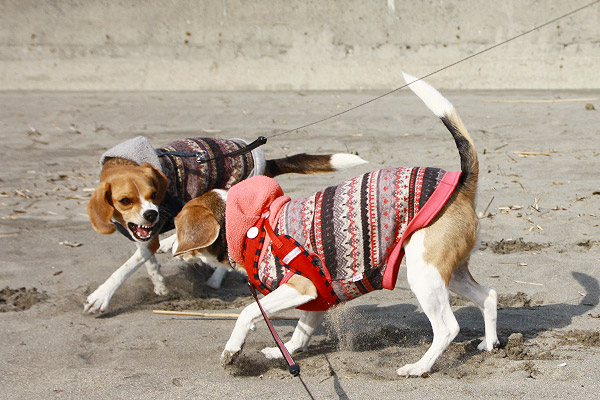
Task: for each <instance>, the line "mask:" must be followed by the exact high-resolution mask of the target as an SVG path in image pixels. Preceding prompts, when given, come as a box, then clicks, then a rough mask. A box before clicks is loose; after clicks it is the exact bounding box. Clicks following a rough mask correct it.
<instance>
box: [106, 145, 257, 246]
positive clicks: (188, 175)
mask: <svg viewBox="0 0 600 400" xmlns="http://www.w3.org/2000/svg"><path fill="white" fill-rule="evenodd" d="M247 144H248V143H247V142H246V141H244V140H242V139H228V140H227V139H217V138H188V139H181V140H175V141H173V142H170V143H168V144H167V145H165V146H163V147H161V148H160V149H154V148H153V147H152V145H151V144H150V141H148V139H147V138H145V137H143V136H138V137H135V138H132V139H129V140H127V141H125V142H123V143H120V144H118V145H116V146H115V147H113V148H111V149H109V150H108V151H106V152H105V153H104V154H103V155H102V157H101V158H100V164H101V165H103V164H104V162H105V161H106V160H107V159H108V158H125V159H127V160H131V161H134V162H136V163H138V164H142V163H144V162H148V163H150V164H152V165H153V166H154V167H155V168H156V169H158V170H159V171H162V172H163V173H164V174H165V176H166V177H167V179H168V181H169V187H168V189H167V195H166V197H165V200H164V201H163V203H162V204H161V207H160V214H161V218H163V221H164V225H163V227H162V228H161V233H162V232H166V231H169V230H171V229H173V228H174V227H175V226H174V218H175V216H176V215H177V214H178V213H179V211H181V208H182V207H183V206H184V205H185V203H187V202H188V201H190V200H191V199H193V198H195V197H199V196H201V195H203V194H204V193H206V192H208V191H209V190H212V189H229V188H230V187H231V186H233V185H234V184H236V183H238V182H240V181H241V180H243V179H246V178H248V177H250V176H254V175H260V174H263V173H264V171H265V166H266V159H265V155H264V153H263V151H262V149H260V148H256V149H254V150H252V152H249V153H245V154H242V155H239V156H236V157H219V156H222V155H224V154H227V153H231V152H233V151H236V150H239V149H241V148H243V147H244V146H246V145H247ZM169 151H177V152H183V153H196V152H200V153H201V154H202V155H203V158H205V159H213V158H216V159H214V160H212V161H209V162H205V163H198V162H196V157H179V156H174V155H169V154H164V153H165V152H169ZM117 228H119V226H117ZM119 231H120V232H121V233H123V230H121V229H119ZM125 233H127V231H126V230H125ZM126 236H129V234H128V233H127V234H126Z"/></svg>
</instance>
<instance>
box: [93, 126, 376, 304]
mask: <svg viewBox="0 0 600 400" xmlns="http://www.w3.org/2000/svg"><path fill="white" fill-rule="evenodd" d="M246 145H247V143H245V142H244V141H242V140H241V139H229V140H225V139H217V138H188V139H182V140H177V141H174V142H171V143H169V144H167V145H166V146H164V147H162V148H160V149H154V148H153V147H152V145H151V144H150V142H149V141H148V140H147V139H146V138H144V137H141V136H140V137H137V138H133V139H130V140H128V141H126V142H124V143H121V144H119V145H117V146H115V147H113V148H112V149H110V150H108V151H107V152H106V153H104V154H103V156H102V158H101V165H102V168H101V173H100V183H99V184H98V186H97V188H96V190H95V191H94V193H93V195H92V197H91V198H90V201H89V203H88V207H87V209H88V214H89V217H90V221H91V223H92V227H93V228H94V229H95V230H96V231H97V232H98V233H101V234H111V233H113V232H115V231H119V232H120V233H122V234H123V235H124V236H126V237H127V238H128V239H129V240H131V241H133V242H134V243H135V245H136V247H137V250H136V251H135V253H134V254H133V255H132V256H131V257H130V258H129V259H128V260H127V261H126V262H125V263H124V264H123V265H122V266H121V267H120V268H118V269H117V270H116V271H115V272H114V273H113V274H112V275H111V276H110V277H109V278H108V279H107V280H106V281H105V282H104V283H103V284H101V285H100V286H99V287H98V288H97V289H96V290H95V291H94V292H93V293H91V294H90V295H89V296H88V297H87V299H86V302H85V304H84V311H86V312H89V313H94V312H105V311H106V310H107V309H108V306H109V303H110V300H111V298H112V296H113V294H114V293H115V291H116V290H117V289H118V288H119V287H120V286H121V285H122V284H123V283H124V282H125V280H126V279H127V278H128V277H129V276H130V275H131V274H132V273H133V272H135V271H136V270H137V269H138V268H139V267H140V266H142V265H143V264H145V265H146V269H147V271H148V274H149V275H150V278H151V280H152V283H153V284H154V292H155V293H156V294H158V295H165V294H167V293H168V290H167V287H166V286H165V284H164V277H163V276H162V275H161V273H160V264H159V263H158V262H157V260H156V258H155V256H154V254H155V253H156V252H157V251H162V252H166V251H169V250H170V249H171V247H172V245H173V243H174V242H175V239H176V237H175V235H172V236H171V237H167V238H165V239H164V240H163V241H162V243H159V233H163V232H167V231H169V230H171V229H173V228H174V217H175V216H176V215H177V214H178V213H179V211H180V210H181V208H182V207H183V206H184V205H185V203H187V202H188V201H190V200H191V199H193V198H195V197H197V196H200V195H202V194H204V193H206V192H207V191H210V190H213V189H228V188H230V187H231V186H232V185H233V184H235V183H237V182H239V181H241V180H243V179H245V178H247V177H250V176H253V175H258V174H265V175H267V176H271V177H274V176H277V175H280V174H286V173H299V174H313V173H322V172H331V171H334V170H337V169H341V168H347V167H352V166H355V165H358V164H361V163H364V162H365V161H364V160H362V159H361V158H360V157H358V156H355V155H351V154H332V155H310V154H296V155H293V156H289V157H284V158H280V159H271V160H267V159H266V158H265V156H264V153H263V152H262V149H260V148H254V149H253V150H252V151H247V152H246V151H245V150H244V149H245V146H246ZM246 149H247V147H246ZM187 152H191V153H187ZM232 153H234V154H235V156H231V154H232ZM239 153H242V154H239ZM184 154H185V155H189V154H194V155H195V156H196V155H199V156H200V157H203V158H204V159H207V162H204V163H199V162H197V159H196V157H184V156H183V155H184ZM201 223H202V222H201V221H198V220H195V221H193V224H191V225H190V226H186V225H185V224H184V223H183V220H182V219H180V224H179V225H180V229H182V230H184V231H185V232H186V235H188V236H190V237H194V235H195V234H196V233H195V231H196V230H197V229H198V227H199V226H200V225H201ZM212 249H213V250H214V254H215V256H214V257H203V258H202V261H203V262H205V263H207V264H208V265H210V266H212V267H214V268H215V272H214V273H213V275H212V276H211V278H210V279H209V280H208V281H207V284H208V285H209V286H211V287H214V288H218V287H220V285H221V281H222V280H223V278H224V276H225V273H226V271H227V269H226V268H225V267H223V266H222V265H223V262H225V261H226V254H225V251H224V248H223V249H217V247H216V246H213V248H212Z"/></svg>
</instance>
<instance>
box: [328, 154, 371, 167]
mask: <svg viewBox="0 0 600 400" xmlns="http://www.w3.org/2000/svg"><path fill="white" fill-rule="evenodd" d="M329 162H330V163H331V167H332V168H334V169H346V168H352V167H356V166H357V165H361V164H366V163H367V162H368V161H365V160H363V159H362V158H360V157H359V156H357V155H354V154H345V153H337V154H332V155H331V160H330V161H329Z"/></svg>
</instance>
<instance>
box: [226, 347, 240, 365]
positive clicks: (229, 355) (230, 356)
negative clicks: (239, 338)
mask: <svg viewBox="0 0 600 400" xmlns="http://www.w3.org/2000/svg"><path fill="white" fill-rule="evenodd" d="M241 351H242V350H241V349H240V350H227V349H225V350H223V353H221V365H223V366H225V365H230V364H233V362H234V361H235V359H236V358H237V356H238V355H239V354H240V352H241Z"/></svg>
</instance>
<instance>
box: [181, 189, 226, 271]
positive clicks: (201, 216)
mask: <svg viewBox="0 0 600 400" xmlns="http://www.w3.org/2000/svg"><path fill="white" fill-rule="evenodd" d="M226 199H227V191H225V190H222V189H216V190H211V191H209V192H207V193H206V194H204V195H202V196H200V197H197V198H195V199H192V200H190V201H189V202H188V203H186V205H185V206H184V207H183V209H182V210H181V211H180V212H179V214H177V217H175V227H176V229H177V241H176V242H175V245H174V246H173V255H174V256H175V257H179V258H182V259H184V260H186V261H194V260H196V259H200V260H202V261H203V262H205V263H206V262H207V261H208V260H209V259H213V260H216V261H218V262H220V263H222V264H225V265H229V264H228V261H227V259H226V248H227V247H226V246H227V244H226V241H225V234H224V233H225V201H226Z"/></svg>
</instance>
